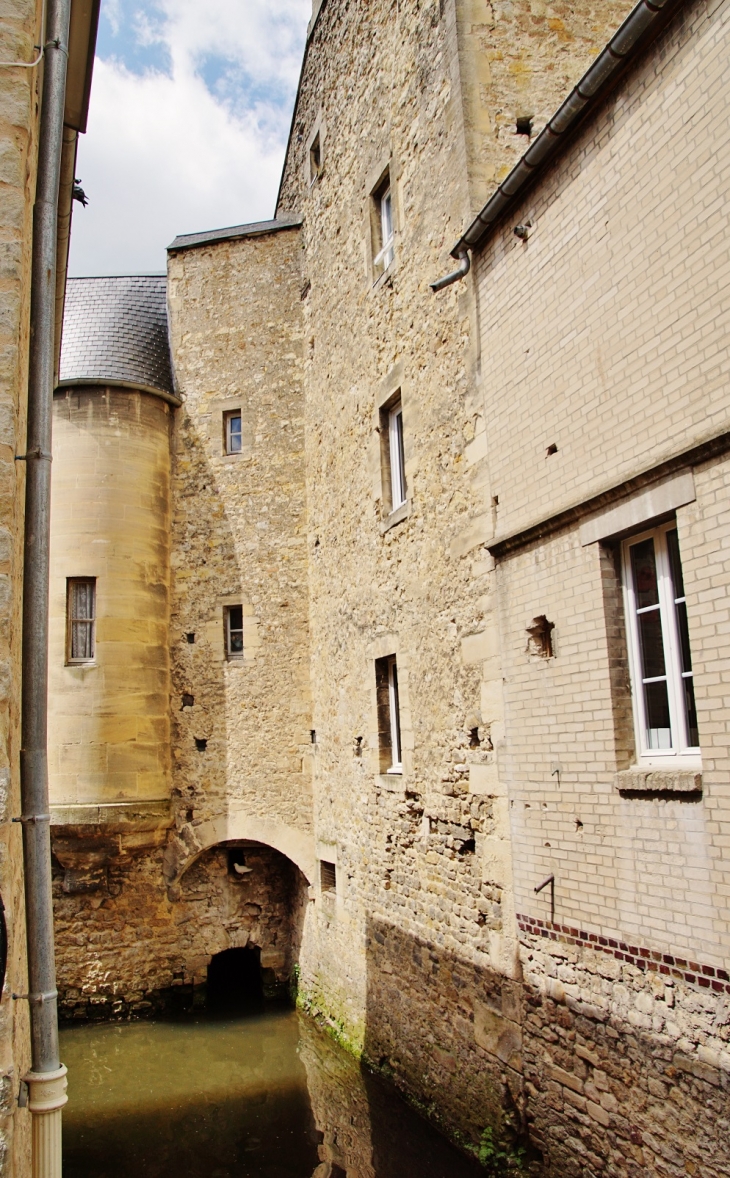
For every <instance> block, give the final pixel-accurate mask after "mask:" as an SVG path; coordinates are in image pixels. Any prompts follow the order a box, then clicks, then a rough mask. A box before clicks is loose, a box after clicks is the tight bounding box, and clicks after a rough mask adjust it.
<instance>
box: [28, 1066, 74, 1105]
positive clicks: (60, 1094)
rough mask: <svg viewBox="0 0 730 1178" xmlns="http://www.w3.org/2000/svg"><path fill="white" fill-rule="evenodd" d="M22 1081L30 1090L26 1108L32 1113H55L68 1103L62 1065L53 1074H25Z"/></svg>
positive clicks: (64, 1069)
mask: <svg viewBox="0 0 730 1178" xmlns="http://www.w3.org/2000/svg"><path fill="white" fill-rule="evenodd" d="M23 1079H24V1081H25V1083H26V1084H27V1085H28V1087H29V1089H30V1099H29V1101H28V1108H29V1109H30V1111H31V1112H32V1113H53V1112H56V1110H57V1109H62V1108H63V1106H64V1104H66V1102H67V1101H68V1096H67V1095H66V1086H67V1082H66V1067H65V1066H64V1064H61V1066H60V1068H57V1069H56V1070H55V1071H54V1072H26V1074H25V1075H24V1076H23Z"/></svg>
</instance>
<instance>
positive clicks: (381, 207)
mask: <svg viewBox="0 0 730 1178" xmlns="http://www.w3.org/2000/svg"><path fill="white" fill-rule="evenodd" d="M373 205H374V208H373V212H374V225H373V243H374V247H375V251H376V252H375V257H374V258H373V266H374V268H375V272H376V275H377V274H380V273H382V271H383V270H387V269H388V266H389V265H390V264H391V262H392V261H393V258H394V256H395V246H394V241H395V234H394V226H393V196H392V191H391V187H390V174H389V173H387V172H386V174H385V176H384V177H383V179H382V180H381V182H380V184H379V185H378V187H377V188H376V189H375V191H374V193H373Z"/></svg>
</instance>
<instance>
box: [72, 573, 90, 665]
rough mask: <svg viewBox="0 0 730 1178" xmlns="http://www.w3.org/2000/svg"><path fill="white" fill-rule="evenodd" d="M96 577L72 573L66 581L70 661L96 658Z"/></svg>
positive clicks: (82, 661) (84, 661) (80, 661)
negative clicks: (79, 575) (74, 575)
mask: <svg viewBox="0 0 730 1178" xmlns="http://www.w3.org/2000/svg"><path fill="white" fill-rule="evenodd" d="M95 626H96V578H95V577H69V578H68V580H67V581H66V661H67V662H68V663H91V662H93V661H94V647H95V637H96V636H95V633H94V630H95Z"/></svg>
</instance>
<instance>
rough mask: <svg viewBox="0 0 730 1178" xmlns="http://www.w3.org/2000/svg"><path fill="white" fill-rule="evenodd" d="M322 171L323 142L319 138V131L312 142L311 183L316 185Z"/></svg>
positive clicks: (310, 151) (310, 150)
mask: <svg viewBox="0 0 730 1178" xmlns="http://www.w3.org/2000/svg"><path fill="white" fill-rule="evenodd" d="M321 171H322V142H321V140H320V137H319V131H318V132H317V134H316V135H315V136H314V139H313V140H312V146H311V147H310V149H309V183H310V184H314V181H315V180H316V179H317V177H318V176H319V174H320V172H321Z"/></svg>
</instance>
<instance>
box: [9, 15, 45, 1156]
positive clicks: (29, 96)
mask: <svg viewBox="0 0 730 1178" xmlns="http://www.w3.org/2000/svg"><path fill="white" fill-rule="evenodd" d="M40 14H41V4H40V0H39V2H38V3H36V2H35V0H18V2H17V3H15V4H13V5H9V6H8V5H6V6H5V8H4V10H3V12H2V14H0V58H2V60H3V61H32V60H33V58H34V56H35V52H36V51H35V49H34V48H33V47H34V45H36V44H37V43H38V30H39V28H40ZM38 82H39V75H38V71H37V70H27V69H23V70H20V69H1V70H0V893H1V894H2V899H3V903H4V906H5V916H6V921H7V925H8V971H7V977H6V980H5V987H4V990H3V992H2V996H0V1173H2V1174H3V1175H6V1174H7V1175H11V1174H14V1175H18V1176H20V1175H25V1174H27V1173H28V1172H29V1166H30V1116H29V1114H28V1113H27V1112H22V1111H21V1112H18V1111H17V1106H16V1097H17V1093H18V1082H19V1078H20V1076H21V1075H23V1073H24V1072H25V1070H26V1069H27V1067H28V1065H29V1032H28V1017H27V1009H26V1004H25V1003H22V1002H13V1000H12V998H11V993H12V991H13V990H15V991H16V992H19V993H26V992H27V980H26V975H25V969H26V965H25V916H24V908H23V881H22V852H21V834H20V827H19V826H18V825H11V821H10V820H11V818H13V817H14V816H16V815H18V814H19V813H20V797H19V793H20V785H19V776H18V752H19V744H20V741H19V719H20V716H19V712H20V609H21V600H22V594H21V578H22V567H23V550H22V542H23V502H24V480H25V471H24V464H23V463H22V462H16V461H15V455H16V454H23V453H24V450H25V390H26V388H27V372H28V314H29V299H30V250H31V217H32V207H33V199H34V195H35V174H36V151H37V139H36V135H37V116H38V99H39V91H38Z"/></svg>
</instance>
